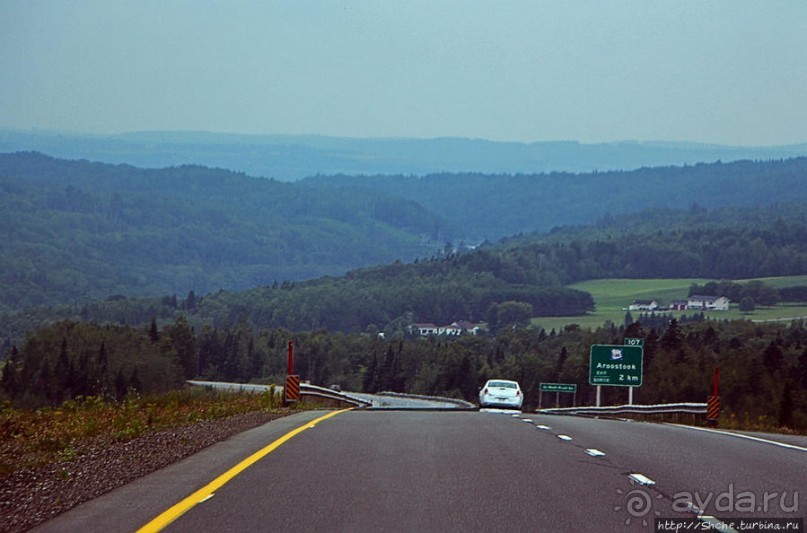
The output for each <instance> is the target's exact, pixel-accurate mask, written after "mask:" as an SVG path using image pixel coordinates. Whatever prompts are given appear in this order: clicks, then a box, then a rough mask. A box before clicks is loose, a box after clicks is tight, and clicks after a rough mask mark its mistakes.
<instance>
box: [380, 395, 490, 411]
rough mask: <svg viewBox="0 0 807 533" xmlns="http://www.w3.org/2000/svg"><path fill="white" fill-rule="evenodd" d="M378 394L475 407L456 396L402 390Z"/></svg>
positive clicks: (463, 407)
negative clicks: (404, 391) (429, 394)
mask: <svg viewBox="0 0 807 533" xmlns="http://www.w3.org/2000/svg"><path fill="white" fill-rule="evenodd" d="M378 396H389V397H390V398H411V399H413V400H425V401H430V402H441V403H447V404H451V405H456V406H457V409H476V405H474V404H472V403H471V402H466V401H465V400H458V399H456V398H446V397H443V396H425V395H422V394H406V393H402V392H390V391H383V392H379V393H378Z"/></svg>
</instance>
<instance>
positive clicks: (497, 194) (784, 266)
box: [0, 153, 807, 327]
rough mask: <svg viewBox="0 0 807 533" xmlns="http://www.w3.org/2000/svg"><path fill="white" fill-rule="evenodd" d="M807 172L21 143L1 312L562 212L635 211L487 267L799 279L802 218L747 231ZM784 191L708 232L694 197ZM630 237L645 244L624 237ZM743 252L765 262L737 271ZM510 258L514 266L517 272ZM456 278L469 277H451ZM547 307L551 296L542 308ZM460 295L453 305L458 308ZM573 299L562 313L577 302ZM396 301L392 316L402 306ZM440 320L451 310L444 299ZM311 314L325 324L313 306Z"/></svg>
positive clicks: (778, 209)
mask: <svg viewBox="0 0 807 533" xmlns="http://www.w3.org/2000/svg"><path fill="white" fill-rule="evenodd" d="M806 178H807V159H793V160H785V161H771V162H765V163H761V162H760V163H751V162H744V163H732V164H725V165H723V164H713V165H697V166H695V167H683V168H660V169H643V170H641V171H635V172H615V173H598V174H588V175H572V174H549V175H534V176H523V175H519V176H504V175H500V176H484V175H481V174H474V175H468V176H466V175H435V176H426V177H423V178H414V177H410V178H405V177H397V178H392V177H372V178H370V177H357V178H348V177H322V178H319V179H316V180H314V179H312V180H305V181H303V182H301V183H294V184H291V183H283V182H278V181H274V180H267V179H263V178H251V177H249V176H246V175H243V174H236V173H232V172H229V171H225V170H220V169H209V168H205V167H198V166H184V167H176V168H167V169H162V170H146V169H138V168H135V167H131V166H127V165H107V164H101V163H90V162H87V161H63V160H57V159H53V158H50V157H47V156H43V155H41V154H36V153H17V154H0V228H1V229H2V231H3V234H4V235H6V236H7V237H6V239H5V240H4V242H3V248H2V254H0V312H2V311H8V312H14V311H19V310H20V309H22V308H25V307H30V306H41V305H60V304H70V305H81V304H83V303H85V302H87V301H91V300H99V299H100V300H103V299H106V298H108V297H110V296H116V295H120V296H124V297H127V298H128V297H136V296H160V295H172V294H179V295H184V294H187V293H188V292H189V291H195V293H196V294H198V295H204V294H207V293H209V292H213V291H217V290H219V289H224V290H226V291H239V290H245V289H250V288H253V287H266V286H272V285H274V283H275V282H278V283H279V284H282V283H283V282H286V281H300V280H306V279H314V278H319V277H321V276H325V275H341V274H344V273H345V272H347V271H351V270H356V269H360V268H362V267H368V266H372V265H383V264H389V263H393V262H395V261H400V262H402V263H408V262H411V261H413V260H415V259H417V258H421V259H430V258H440V257H443V255H444V254H445V253H453V252H454V251H455V250H457V249H461V248H462V247H461V246H459V244H460V243H461V242H462V241H463V240H464V241H465V242H466V243H468V244H470V243H474V242H476V241H477V240H480V239H481V238H484V237H486V236H489V237H490V239H489V240H491V241H493V240H498V239H501V238H502V237H506V236H509V235H512V234H513V233H516V232H517V231H523V232H525V233H526V232H528V231H533V230H538V229H541V228H544V227H559V226H563V225H565V224H571V223H573V222H574V221H575V220H584V221H585V222H587V223H589V224H590V223H593V222H595V221H596V220H598V219H599V220H600V223H601V226H602V225H606V226H607V225H608V224H610V223H611V222H614V221H619V220H620V219H619V217H616V215H615V214H617V213H619V212H622V211H624V212H630V213H640V212H641V214H638V215H636V216H631V217H629V218H628V219H627V220H628V221H627V222H624V221H623V222H622V226H621V227H619V228H617V226H613V228H614V230H613V231H612V233H610V234H603V235H604V237H603V238H602V239H599V241H596V240H594V241H593V240H591V238H590V235H593V234H594V233H596V231H600V230H601V229H602V228H600V230H597V229H596V228H591V227H589V228H586V229H585V230H582V231H584V235H583V236H582V237H579V238H578V237H575V238H574V239H570V240H567V241H566V242H565V243H564V242H559V244H557V246H558V248H557V250H555V249H552V250H549V251H546V250H543V249H533V250H531V251H525V252H519V253H520V254H521V255H522V256H524V257H526V258H527V261H528V262H529V261H533V260H535V261H538V266H539V267H541V266H543V271H540V269H539V271H535V270H534V269H533V265H531V264H528V265H527V266H526V267H522V266H519V265H518V263H517V262H516V263H514V262H512V261H510V260H508V261H505V263H506V266H503V267H502V268H501V269H500V270H501V271H502V272H504V273H505V274H507V273H511V274H512V273H515V274H513V275H510V274H508V275H506V276H500V275H499V274H496V277H498V278H500V279H502V280H504V281H505V282H507V283H531V284H534V283H536V280H540V283H541V284H543V285H545V286H551V287H559V286H561V285H563V284H564V283H566V282H569V281H574V280H578V279H587V278H596V277H610V276H633V277H654V276H667V277H682V276H689V275H697V276H702V277H710V276H718V277H732V276H734V275H740V274H739V273H740V272H741V271H742V272H750V273H749V274H748V275H747V276H746V277H751V276H755V275H777V274H779V273H799V274H801V273H804V271H805V270H804V268H803V263H801V262H800V261H801V254H802V253H803V246H804V243H805V241H807V239H804V237H803V232H802V233H799V231H800V229H799V226H796V227H795V228H794V229H793V231H795V232H796V233H795V234H796V236H797V237H799V238H801V241H799V240H798V238H796V239H795V240H794V239H793V236H792V235H791V234H789V233H787V232H784V233H782V232H781V231H779V230H780V229H781V228H778V229H777V228H773V229H774V230H776V231H773V232H772V233H770V235H773V236H774V237H776V239H779V240H773V241H771V240H769V239H768V236H767V235H766V234H760V235H757V234H754V235H753V236H749V235H751V234H750V233H748V232H749V231H758V230H759V229H760V228H763V227H768V226H769V224H770V223H772V221H775V220H777V219H778V218H781V217H785V220H790V219H792V216H793V215H794V214H797V213H800V212H802V211H803V207H801V206H804V205H807V179H806ZM376 185H377V186H378V188H376ZM785 201H787V202H790V203H789V204H787V205H785V204H784V203H782V204H779V205H775V206H774V207H767V208H765V209H764V210H761V211H755V210H754V209H750V210H748V211H747V212H738V213H739V214H738V213H733V214H732V213H728V214H727V215H724V214H720V215H719V217H718V218H725V217H728V220H729V223H728V224H729V227H728V229H727V230H726V231H722V230H721V231H722V232H721V233H720V234H713V233H711V232H714V231H715V228H717V227H721V228H722V227H724V226H722V225H721V224H723V222H719V221H717V220H715V219H714V217H715V216H718V215H716V214H715V211H714V210H711V211H706V210H705V209H704V207H698V205H699V206H706V207H713V206H721V205H733V206H737V205H739V206H743V205H750V206H757V205H770V204H773V203H775V202H785ZM678 204H680V205H681V206H684V207H686V208H687V210H688V211H687V212H686V213H685V216H686V217H688V218H687V220H678V219H675V220H672V221H671V220H667V219H658V220H657V217H659V216H662V215H663V210H662V209H661V208H660V207H659V208H657V209H654V210H648V209H647V208H648V205H653V206H661V205H671V206H675V205H678ZM696 204H697V205H696ZM763 212H764V213H765V214H764V215H761V214H760V213H763ZM710 216H711V217H712V220H711V221H710V222H709V223H708V224H707V225H706V226H705V227H701V228H700V229H702V230H703V231H705V232H706V233H703V234H702V235H705V237H702V238H699V237H697V235H694V234H691V233H687V232H688V231H690V230H691V228H692V224H693V223H697V221H698V220H701V219H709V217H710ZM650 220H653V222H652V223H651V224H650V225H649V227H648V228H646V229H649V231H650V233H655V232H656V231H659V232H661V233H659V234H658V235H659V236H658V237H644V236H643V237H641V239H639V238H638V237H636V238H634V237H630V236H627V237H626V236H622V237H620V236H618V235H617V233H616V231H617V229H618V230H619V231H620V232H622V233H625V231H628V234H630V232H631V231H633V230H634V229H636V228H638V227H640V226H642V225H645V224H646V223H647V222H648V221H650ZM751 220H753V223H752V224H751V225H749V221H751ZM803 220H804V219H803V216H802V219H801V222H800V223H801V224H803ZM609 221H610V222H609ZM693 221H694V222H693ZM786 227H790V226H787V225H786ZM732 231H733V232H740V233H737V234H731V233H730V232H732ZM681 232H684V233H681ZM556 233H557V232H556ZM645 233H646V232H643V233H642V234H643V235H644V234H645ZM585 234H587V235H588V236H587V235H585ZM609 235H610V236H609ZM606 237H607V238H606ZM779 237H781V238H779ZM608 239H610V240H608ZM631 239H634V241H635V242H639V240H642V241H643V242H644V241H648V244H647V245H642V246H633V244H632V241H631ZM699 239H700V240H699ZM709 239H711V240H709ZM447 240H448V241H451V242H452V243H453V246H448V245H447V242H446V241H447ZM572 241H575V242H576V244H574V242H572ZM570 243H571V244H570ZM709 243H711V244H709ZM714 243H720V245H719V246H715V245H714ZM760 243H761V244H760ZM783 243H785V244H783ZM707 245H708V246H707ZM751 245H753V246H755V247H754V248H752V249H747V247H748V246H751ZM564 246H568V248H567V249H564V248H563V247H564ZM787 246H790V248H787ZM615 247H616V249H615ZM475 257H478V256H476V255H471V256H470V257H469V258H468V260H476V259H474V258H475ZM748 257H753V258H757V257H762V258H763V259H764V260H765V261H768V263H769V264H765V265H761V264H760V262H759V261H754V262H750V263H749V262H748V260H747V259H748ZM609 258H610V259H609ZM608 261H610V262H608ZM750 265H756V266H755V267H754V268H751V266H750ZM547 267H551V268H547ZM497 268H498V267H496V265H495V263H492V264H487V262H486V261H482V266H480V269H481V270H479V269H477V270H473V269H471V270H467V269H466V272H469V273H471V274H472V275H476V276H477V279H476V281H475V282H474V283H471V285H474V284H477V281H478V282H479V283H478V285H480V286H481V285H483V284H482V282H481V281H479V280H480V279H482V278H483V277H484V276H486V275H487V274H486V272H488V273H489V272H495V271H496V269H497ZM525 268H526V269H527V271H528V273H527V274H523V275H522V274H518V273H519V272H522V271H524V269H525ZM794 269H795V270H796V272H793V270H794ZM761 272H765V273H761ZM451 275H452V276H454V274H451ZM508 276H509V277H508ZM435 279H436V278H435ZM432 282H433V280H432V281H430V284H432ZM386 283H393V282H392V281H389V282H386ZM394 283H397V284H401V283H404V280H402V279H398V280H396V281H395V282H394ZM457 283H458V285H456V286H457V287H461V288H464V287H468V286H469V285H468V282H467V281H466V280H461V281H459V282H457ZM442 290H443V289H440V291H442ZM486 290H487V289H486ZM496 290H497V291H500V293H499V294H497V295H496V296H494V295H492V294H491V293H486V294H482V293H478V294H474V295H473V297H472V298H471V297H469V298H471V299H472V300H473V302H475V303H473V305H472V307H473V309H474V315H475V316H477V317H478V316H479V314H480V313H482V312H483V311H484V310H485V306H486V305H487V303H489V302H491V301H494V300H495V301H502V300H501V299H500V298H502V297H503V295H504V294H505V293H507V292H508V291H509V290H510V288H508V287H505V286H503V285H500V286H497V289H496ZM424 291H425V292H424V294H427V293H428V291H427V290H426V289H424ZM440 291H438V292H437V293H439V292H440ZM483 292H484V291H483ZM437 293H435V292H434V291H432V294H437ZM431 298H432V299H434V298H435V297H433V296H432V297H431ZM541 298H543V296H542V295H541V296H539V295H537V294H535V295H533V296H531V300H530V302H531V303H532V304H533V305H535V306H537V307H536V308H543V307H546V301H543V300H541ZM508 299H510V298H508ZM558 299H563V298H561V297H556V298H555V299H553V300H552V301H553V302H556V301H558ZM571 299H574V298H571ZM379 301H386V296H385V297H383V298H379ZM468 301H470V300H463V302H464V303H458V304H457V307H456V309H457V310H458V311H461V310H462V309H463V308H466V309H469V311H470V308H468V307H467V306H468V305H469V304H468V303H467V302H468ZM578 303H579V304H580V305H575V306H574V307H575V310H579V309H581V308H585V307H586V306H587V305H588V304H587V303H585V302H582V301H581V302H578ZM407 305H408V306H410V307H411V304H407ZM407 305H402V306H400V307H396V309H398V310H401V311H402V312H403V311H405V310H406V309H407ZM553 305H555V304H553ZM463 306H465V307H463ZM322 307H323V305H322V303H318V304H317V306H316V308H317V309H321V308H322ZM396 312H397V311H396ZM556 312H559V313H567V312H571V311H570V310H562V309H560V308H559V309H558V310H557V311H556ZM430 313H431V312H430ZM430 313H429V314H430ZM370 314H373V313H370ZM438 314H439V316H441V317H442V316H447V317H448V316H449V315H452V314H455V313H454V312H453V310H449V309H447V308H446V309H444V310H443V311H442V312H440V313H438ZM315 315H316V313H315ZM385 316H388V315H385ZM396 316H397V315H396V314H393V315H392V316H388V318H390V319H394V318H395V317H396ZM434 318H435V319H436V318H437V317H434ZM330 320H331V319H327V320H326V321H330ZM361 322H363V321H362V320H359V321H357V322H355V324H353V325H352V326H351V327H355V326H357V325H359V323H361ZM310 323H311V324H314V325H316V324H318V323H319V324H322V323H323V322H322V320H320V319H318V318H316V316H314V317H313V318H310Z"/></svg>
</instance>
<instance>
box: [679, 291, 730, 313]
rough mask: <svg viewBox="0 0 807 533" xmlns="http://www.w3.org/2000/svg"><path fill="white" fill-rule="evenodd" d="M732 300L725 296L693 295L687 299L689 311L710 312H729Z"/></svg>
mask: <svg viewBox="0 0 807 533" xmlns="http://www.w3.org/2000/svg"><path fill="white" fill-rule="evenodd" d="M730 303H731V300H729V299H728V298H726V297H725V296H704V295H697V294H693V295H692V296H690V297H689V298H687V309H705V310H709V311H728V310H729V304H730Z"/></svg>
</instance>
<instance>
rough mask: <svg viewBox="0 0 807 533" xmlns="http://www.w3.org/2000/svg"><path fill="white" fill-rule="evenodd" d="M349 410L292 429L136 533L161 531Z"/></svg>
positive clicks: (334, 412) (336, 412)
mask: <svg viewBox="0 0 807 533" xmlns="http://www.w3.org/2000/svg"><path fill="white" fill-rule="evenodd" d="M350 410H351V409H342V410H340V411H333V412H331V413H328V414H327V415H324V416H321V417H319V418H317V419H316V420H313V421H312V422H306V423H305V424H303V425H302V426H300V427H298V428H297V429H294V430H292V431H290V432H288V433H286V434H285V435H283V436H282V437H280V438H279V439H277V440H276V441H274V442H273V443H272V444H270V445H268V446H266V447H265V448H263V449H261V450H258V451H257V452H255V453H253V454H252V455H250V456H249V457H247V458H246V459H244V460H243V461H241V462H240V463H238V464H237V465H235V466H234V467H232V468H231V469H229V470H228V471H226V472H225V473H223V474H222V475H220V476H219V477H217V478H216V479H214V480H213V481H211V482H210V483H208V484H207V485H205V486H204V487H202V488H201V489H199V490H197V491H196V492H194V493H193V494H191V495H190V496H188V497H187V498H185V499H184V500H182V501H180V502H179V503H177V504H176V505H174V506H173V507H171V508H169V509H167V510H165V511H163V512H162V513H160V515H159V516H157V517H156V518H154V519H152V520H151V521H150V522H149V523H148V524H146V525H144V526H143V527H141V528H140V529H138V530H137V531H138V533H153V532H157V531H162V530H163V529H164V528H165V527H167V526H168V525H169V524H170V523H171V522H173V521H174V520H176V519H177V518H179V517H180V516H182V515H183V514H185V513H187V512H188V511H189V510H190V509H191V508H193V507H194V506H196V505H197V504H199V503H201V502H202V501H203V500H206V499H208V498H210V497H211V496H212V495H213V494H214V493H215V492H216V491H217V490H218V489H220V488H221V487H223V486H224V485H225V484H226V483H227V482H228V481H230V480H231V479H233V478H234V477H235V476H237V475H238V474H240V473H241V472H243V471H244V470H246V469H247V468H249V467H250V466H252V465H253V464H255V463H257V462H258V461H260V460H261V459H262V458H264V457H266V456H267V455H269V454H270V453H272V452H273V451H275V450H276V449H277V448H278V447H280V445H281V444H283V443H285V442H287V441H289V440H291V439H292V438H293V437H295V436H296V435H299V434H300V433H302V432H303V431H305V430H306V429H310V428H313V427H314V426H316V425H317V424H318V423H320V422H322V421H323V420H327V419H328V418H331V417H332V416H336V415H338V414H340V413H344V412H345V411H350Z"/></svg>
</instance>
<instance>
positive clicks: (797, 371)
mask: <svg viewBox="0 0 807 533" xmlns="http://www.w3.org/2000/svg"><path fill="white" fill-rule="evenodd" d="M625 337H630V338H642V339H644V380H643V381H644V382H643V385H642V387H641V388H639V389H637V390H636V391H635V396H634V400H635V401H636V402H637V403H648V404H653V403H667V402H702V401H705V398H706V396H707V395H708V394H710V393H711V383H712V381H711V379H712V371H713V368H714V367H715V366H717V367H719V368H720V372H721V391H722V392H721V398H722V400H721V401H722V403H721V405H722V406H723V408H724V416H726V417H728V419H730V420H732V421H733V423H745V424H755V423H762V424H763V425H768V426H771V425H779V426H786V427H791V428H794V429H807V321H803V320H802V321H793V322H792V323H790V324H787V325H774V324H765V325H762V324H753V323H751V322H747V321H731V322H728V321H726V322H718V321H710V320H692V321H688V322H686V323H679V322H678V321H677V320H675V319H673V320H667V321H666V323H657V324H655V325H654V327H649V326H647V325H645V324H644V323H643V322H642V321H641V320H639V321H635V322H630V323H626V324H623V325H621V326H616V325H613V324H605V325H603V326H602V327H600V328H597V329H595V330H591V331H589V330H584V329H582V328H580V327H577V326H575V325H570V326H567V327H565V328H564V329H563V330H562V331H554V330H553V331H550V332H547V331H545V330H543V329H536V328H533V327H503V328H501V329H500V330H499V331H498V332H497V333H496V334H495V335H478V336H473V335H464V336H460V337H456V338H455V337H445V336H430V337H412V336H405V335H400V336H396V337H395V338H391V339H390V338H382V337H381V336H379V335H378V334H377V333H351V334H345V333H339V332H334V333H329V332H326V331H324V330H315V331H309V332H292V331H290V330H285V329H259V328H256V327H255V326H254V325H253V324H252V323H250V322H249V321H248V320H246V319H242V320H241V321H239V322H238V323H236V324H233V325H231V326H227V327H212V326H205V327H203V328H202V329H201V330H200V331H196V330H194V329H193V328H192V327H190V326H189V325H188V322H187V321H186V320H185V319H184V318H181V319H179V320H177V321H176V322H174V323H171V324H166V325H164V326H163V327H162V328H158V327H157V326H156V322H152V323H151V324H150V325H149V326H147V327H141V328H134V327H131V326H101V325H98V324H91V323H82V322H72V321H63V322H59V323H55V324H52V325H50V326H46V327H43V328H40V329H38V330H37V331H35V332H32V333H31V334H30V335H29V336H28V338H27V339H26V341H25V342H24V343H23V344H22V346H21V347H20V348H19V349H17V348H16V347H14V348H13V351H12V355H11V357H10V358H9V360H8V361H7V362H6V364H5V366H4V367H3V369H2V380H1V381H0V384H1V385H2V386H1V387H0V390H1V391H2V395H3V396H4V397H5V398H6V399H8V400H10V401H11V402H12V403H13V404H14V405H19V406H29V407H34V406H42V405H57V404H58V403H59V402H61V401H63V400H65V399H67V398H70V397H75V396H77V395H93V396H95V395H98V396H104V397H108V398H110V399H114V398H120V397H121V396H122V395H124V394H126V392H127V391H131V390H137V391H140V392H143V393H148V392H155V391H160V390H166V389H170V388H175V387H181V386H182V383H183V382H184V380H186V379H190V378H194V377H196V378H202V379H211V380H222V381H236V382H246V381H251V382H256V383H282V382H283V378H284V374H285V371H286V364H287V354H288V351H287V350H288V342H289V341H290V340H291V341H292V342H293V343H294V345H295V349H296V357H295V360H296V371H297V372H298V373H299V374H301V376H302V378H303V379H305V380H310V381H311V382H312V383H314V384H318V385H324V386H328V385H330V384H339V385H340V386H341V387H342V388H343V389H345V390H353V391H363V392H371V393H372V392H379V391H394V392H401V393H412V394H422V395H431V396H435V395H436V396H447V397H454V398H461V399H465V400H468V401H475V399H476V395H477V392H478V389H479V387H480V386H481V385H482V384H483V383H484V382H485V380H487V379H488V378H493V377H504V378H510V379H515V380H517V381H519V382H520V383H521V385H522V388H523V389H524V391H525V399H526V404H525V408H533V407H537V403H538V398H539V389H540V383H542V382H553V383H572V384H576V385H578V398H577V400H578V403H580V404H592V403H593V402H594V394H595V388H594V387H592V386H590V385H589V384H588V356H589V348H590V346H591V345H592V344H622V343H623V340H624V338H625ZM604 389H605V391H604V396H603V398H604V401H605V402H606V403H611V404H615V403H623V402H624V401H625V400H626V392H625V390H624V389H622V388H617V387H605V388H604ZM565 401H567V402H568V401H569V400H568V399H567V400H565Z"/></svg>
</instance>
